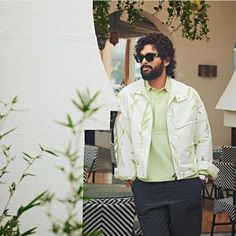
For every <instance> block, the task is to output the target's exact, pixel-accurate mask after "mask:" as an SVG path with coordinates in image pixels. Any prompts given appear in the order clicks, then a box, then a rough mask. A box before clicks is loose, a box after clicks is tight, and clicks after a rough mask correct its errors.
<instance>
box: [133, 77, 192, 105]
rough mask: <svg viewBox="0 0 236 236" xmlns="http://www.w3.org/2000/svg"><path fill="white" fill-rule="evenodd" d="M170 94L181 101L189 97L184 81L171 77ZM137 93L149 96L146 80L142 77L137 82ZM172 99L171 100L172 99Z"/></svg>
mask: <svg viewBox="0 0 236 236" xmlns="http://www.w3.org/2000/svg"><path fill="white" fill-rule="evenodd" d="M170 84H171V88H170V96H171V97H172V99H174V98H175V99H176V101H177V102H181V101H183V100H185V99H187V89H186V88H187V87H185V86H184V87H183V83H181V82H179V81H177V80H175V79H171V78H170ZM134 89H135V93H136V94H140V95H144V96H145V97H148V94H147V90H146V88H145V84H144V80H142V79H140V80H138V81H137V82H135V88H134ZM172 99H171V100H172Z"/></svg>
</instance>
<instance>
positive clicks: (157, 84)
mask: <svg viewBox="0 0 236 236" xmlns="http://www.w3.org/2000/svg"><path fill="white" fill-rule="evenodd" d="M166 79H167V76H166V75H165V74H162V75H161V76H160V77H158V78H156V79H154V80H149V81H148V83H149V85H150V86H151V87H153V88H155V89H158V90H160V89H162V88H164V87H165V84H166Z"/></svg>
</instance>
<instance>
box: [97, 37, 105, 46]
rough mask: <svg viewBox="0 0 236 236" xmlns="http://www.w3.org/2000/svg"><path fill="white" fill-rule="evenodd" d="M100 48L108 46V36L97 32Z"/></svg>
mask: <svg viewBox="0 0 236 236" xmlns="http://www.w3.org/2000/svg"><path fill="white" fill-rule="evenodd" d="M97 43H98V48H99V49H100V50H103V49H104V48H105V46H106V37H105V35H103V34H97Z"/></svg>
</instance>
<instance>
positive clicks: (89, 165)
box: [84, 144, 99, 183]
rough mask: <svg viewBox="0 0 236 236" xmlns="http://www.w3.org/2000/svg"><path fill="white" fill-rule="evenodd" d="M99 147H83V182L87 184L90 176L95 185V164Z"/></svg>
mask: <svg viewBox="0 0 236 236" xmlns="http://www.w3.org/2000/svg"><path fill="white" fill-rule="evenodd" d="M98 152H99V147H97V146H93V145H87V144H86V145H85V146H84V182H85V183H87V182H88V180H89V177H90V175H91V174H92V182H93V183H95V174H96V162H97V158H98Z"/></svg>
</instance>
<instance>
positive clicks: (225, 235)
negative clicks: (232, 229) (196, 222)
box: [201, 233, 231, 236]
mask: <svg viewBox="0 0 236 236" xmlns="http://www.w3.org/2000/svg"><path fill="white" fill-rule="evenodd" d="M230 235H231V233H215V234H214V236H230ZM201 236H210V234H201Z"/></svg>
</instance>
